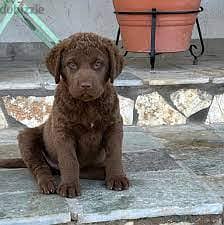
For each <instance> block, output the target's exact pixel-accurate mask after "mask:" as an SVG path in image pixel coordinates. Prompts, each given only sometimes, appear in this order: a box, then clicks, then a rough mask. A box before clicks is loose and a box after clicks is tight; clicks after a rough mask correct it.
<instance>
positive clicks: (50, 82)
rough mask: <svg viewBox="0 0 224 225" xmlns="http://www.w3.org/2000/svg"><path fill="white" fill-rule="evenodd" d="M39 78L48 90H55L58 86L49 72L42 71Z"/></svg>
mask: <svg viewBox="0 0 224 225" xmlns="http://www.w3.org/2000/svg"><path fill="white" fill-rule="evenodd" d="M39 79H40V81H41V86H42V87H44V88H46V89H47V90H54V89H55V88H56V87H57V85H56V84H55V80H54V78H53V76H52V75H51V74H50V73H49V72H40V73H39Z"/></svg>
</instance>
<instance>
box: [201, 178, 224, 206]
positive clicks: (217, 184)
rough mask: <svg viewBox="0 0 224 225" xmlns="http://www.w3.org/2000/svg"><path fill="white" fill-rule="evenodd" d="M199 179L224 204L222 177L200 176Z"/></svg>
mask: <svg viewBox="0 0 224 225" xmlns="http://www.w3.org/2000/svg"><path fill="white" fill-rule="evenodd" d="M201 179H202V180H203V181H204V182H205V183H206V184H208V186H210V187H211V189H212V190H213V191H214V192H215V193H216V194H217V195H218V196H219V197H220V198H221V199H222V201H223V202H224V176H223V175H220V176H202V177H201Z"/></svg>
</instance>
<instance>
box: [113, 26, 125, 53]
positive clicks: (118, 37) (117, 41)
mask: <svg viewBox="0 0 224 225" xmlns="http://www.w3.org/2000/svg"><path fill="white" fill-rule="evenodd" d="M120 34H121V30H120V27H119V28H118V31H117V37H116V42H115V44H116V45H117V46H118V43H119V39H120ZM121 48H123V46H122V47H121ZM127 54H128V51H125V53H124V55H123V56H126V55H127Z"/></svg>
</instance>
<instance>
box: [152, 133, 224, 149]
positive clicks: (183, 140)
mask: <svg viewBox="0 0 224 225" xmlns="http://www.w3.org/2000/svg"><path fill="white" fill-rule="evenodd" d="M152 135H153V136H155V137H158V138H162V139H165V141H166V142H165V146H166V147H168V148H170V149H173V150H174V151H176V150H179V149H181V150H185V149H193V150H194V149H200V148H208V149H209V148H221V147H222V146H223V138H222V137H220V135H218V134H216V133H215V132H214V131H213V130H209V129H204V130H191V129H189V130H187V129H186V130H182V131H181V130H179V132H178V131H177V132H169V131H168V129H167V132H166V131H164V132H162V131H161V132H154V133H153V134H152Z"/></svg>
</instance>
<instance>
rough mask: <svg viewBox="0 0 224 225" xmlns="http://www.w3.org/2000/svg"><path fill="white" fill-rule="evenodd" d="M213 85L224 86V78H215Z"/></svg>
mask: <svg viewBox="0 0 224 225" xmlns="http://www.w3.org/2000/svg"><path fill="white" fill-rule="evenodd" d="M212 83H213V84H224V77H217V78H214V79H213V81H212Z"/></svg>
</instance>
